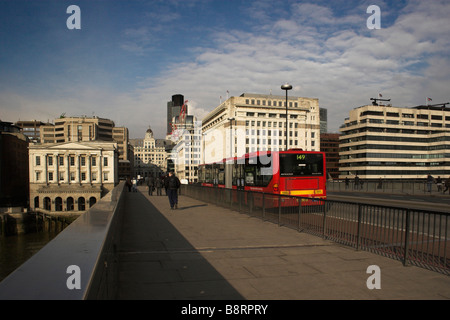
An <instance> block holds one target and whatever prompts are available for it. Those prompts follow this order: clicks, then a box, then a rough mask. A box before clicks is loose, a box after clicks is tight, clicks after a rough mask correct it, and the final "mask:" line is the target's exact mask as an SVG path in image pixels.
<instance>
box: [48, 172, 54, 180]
mask: <svg viewBox="0 0 450 320" xmlns="http://www.w3.org/2000/svg"><path fill="white" fill-rule="evenodd" d="M48 181H53V172H49V173H48Z"/></svg>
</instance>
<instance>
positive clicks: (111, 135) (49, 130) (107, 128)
mask: <svg viewBox="0 0 450 320" xmlns="http://www.w3.org/2000/svg"><path fill="white" fill-rule="evenodd" d="M54 122H55V124H51V123H48V124H45V125H41V127H40V135H41V142H42V143H61V142H72V141H78V142H82V141H111V142H116V143H117V148H118V154H119V163H120V166H119V177H120V178H121V179H125V178H126V177H127V176H129V175H130V173H131V171H132V166H133V164H132V160H131V159H130V155H129V153H128V151H129V149H128V140H129V133H128V128H125V127H116V126H115V124H114V121H112V120H110V119H105V118H100V117H97V116H93V117H86V116H81V117H66V116H64V115H62V116H61V117H60V118H58V119H55V121H54Z"/></svg>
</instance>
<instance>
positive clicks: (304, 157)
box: [280, 153, 323, 177]
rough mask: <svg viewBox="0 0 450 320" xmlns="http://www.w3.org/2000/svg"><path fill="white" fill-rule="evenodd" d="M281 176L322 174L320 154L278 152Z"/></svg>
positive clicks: (321, 156)
mask: <svg viewBox="0 0 450 320" xmlns="http://www.w3.org/2000/svg"><path fill="white" fill-rule="evenodd" d="M280 175H281V176H294V177H295V176H296V177H298V176H322V175H323V155H322V154H306V153H305V154H288V153H287V154H280Z"/></svg>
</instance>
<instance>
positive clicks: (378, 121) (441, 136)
mask: <svg viewBox="0 0 450 320" xmlns="http://www.w3.org/2000/svg"><path fill="white" fill-rule="evenodd" d="M340 131H341V133H342V135H341V136H340V138H339V139H340V152H339V157H340V160H339V164H340V168H339V170H340V175H339V178H340V179H345V178H346V177H348V178H354V177H355V176H356V175H358V176H359V177H360V178H362V179H380V178H382V179H424V178H426V177H427V175H428V174H431V175H432V176H433V177H435V178H437V177H439V176H440V177H441V178H444V177H445V178H448V177H449V176H450V109H449V108H445V107H436V106H418V107H413V108H397V107H392V106H383V105H367V106H362V107H359V108H355V109H353V110H351V111H350V116H349V117H348V118H347V119H345V124H344V125H343V126H342V127H341V128H340Z"/></svg>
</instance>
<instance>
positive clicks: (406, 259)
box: [403, 209, 410, 266]
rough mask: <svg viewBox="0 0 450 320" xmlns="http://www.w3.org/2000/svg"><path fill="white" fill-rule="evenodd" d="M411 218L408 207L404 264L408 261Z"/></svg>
mask: <svg viewBox="0 0 450 320" xmlns="http://www.w3.org/2000/svg"><path fill="white" fill-rule="evenodd" d="M409 220H410V211H409V209H406V225H405V253H404V258H403V265H404V266H406V262H407V261H408V251H409V224H410V222H409Z"/></svg>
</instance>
